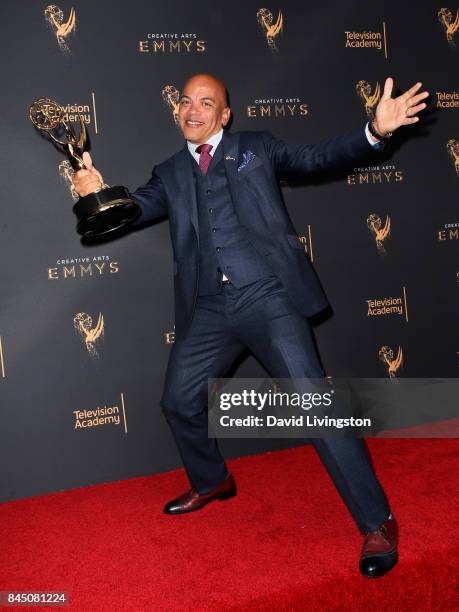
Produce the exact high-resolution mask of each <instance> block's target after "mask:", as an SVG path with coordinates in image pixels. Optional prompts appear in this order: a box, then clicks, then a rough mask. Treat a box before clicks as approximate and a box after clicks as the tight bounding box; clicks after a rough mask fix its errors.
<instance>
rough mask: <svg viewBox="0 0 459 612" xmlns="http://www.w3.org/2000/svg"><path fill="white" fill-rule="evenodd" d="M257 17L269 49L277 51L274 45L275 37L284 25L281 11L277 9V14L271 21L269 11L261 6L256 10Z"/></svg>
mask: <svg viewBox="0 0 459 612" xmlns="http://www.w3.org/2000/svg"><path fill="white" fill-rule="evenodd" d="M257 19H258V23H259V24H260V27H261V29H262V30H263V32H264V33H265V35H266V40H267V41H268V45H269V48H270V49H271V51H277V50H278V49H277V47H276V42H275V38H276V36H278V35H279V34H280V33H281V32H282V28H283V26H284V18H283V16H282V13H281V12H280V11H279V15H278V16H277V19H276V21H275V22H274V23H273V21H274V18H273V14H272V13H271V11H270V10H269V9H266V8H261V9H259V10H258V12H257Z"/></svg>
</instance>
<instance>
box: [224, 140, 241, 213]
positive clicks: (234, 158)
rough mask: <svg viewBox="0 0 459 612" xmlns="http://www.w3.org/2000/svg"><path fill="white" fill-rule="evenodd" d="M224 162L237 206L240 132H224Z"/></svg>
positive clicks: (232, 195)
mask: <svg viewBox="0 0 459 612" xmlns="http://www.w3.org/2000/svg"><path fill="white" fill-rule="evenodd" d="M222 145H223V162H224V164H225V170H226V178H227V179H228V185H229V188H230V192H231V198H232V200H233V202H234V206H236V202H237V165H238V159H239V134H231V133H229V132H223V138H222Z"/></svg>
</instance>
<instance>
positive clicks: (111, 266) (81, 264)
mask: <svg viewBox="0 0 459 612" xmlns="http://www.w3.org/2000/svg"><path fill="white" fill-rule="evenodd" d="M119 271H120V264H119V262H118V261H110V255H92V256H91V257H73V258H67V259H58V260H56V265H55V266H52V267H51V268H48V280H61V279H67V278H74V279H76V278H89V277H93V276H94V277H96V278H98V277H99V276H104V275H107V274H118V272H119Z"/></svg>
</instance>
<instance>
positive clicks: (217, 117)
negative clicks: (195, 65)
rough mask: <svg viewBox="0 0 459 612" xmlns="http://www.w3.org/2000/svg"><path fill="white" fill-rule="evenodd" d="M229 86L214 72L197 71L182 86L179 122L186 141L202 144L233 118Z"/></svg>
mask: <svg viewBox="0 0 459 612" xmlns="http://www.w3.org/2000/svg"><path fill="white" fill-rule="evenodd" d="M230 114H231V111H230V109H229V106H228V97H227V93H226V88H225V86H224V85H223V83H222V82H221V81H220V79H217V78H216V77H214V76H213V75H211V74H205V73H200V74H194V75H193V76H191V77H190V78H189V79H188V80H187V81H186V83H185V85H184V86H183V90H182V94H181V96H180V105H179V114H178V118H179V125H180V128H181V130H182V133H183V136H184V137H185V139H186V140H188V141H190V142H192V143H195V144H203V143H205V142H207V141H208V139H209V138H210V137H211V136H213V135H214V134H216V133H217V132H219V131H220V130H221V129H222V127H224V126H225V125H226V124H227V123H228V121H229V118H230Z"/></svg>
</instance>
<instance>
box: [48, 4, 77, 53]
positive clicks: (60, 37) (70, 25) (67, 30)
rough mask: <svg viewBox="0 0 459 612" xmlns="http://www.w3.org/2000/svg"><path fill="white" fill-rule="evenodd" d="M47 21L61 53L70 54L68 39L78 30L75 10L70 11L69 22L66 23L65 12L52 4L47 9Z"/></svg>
mask: <svg viewBox="0 0 459 612" xmlns="http://www.w3.org/2000/svg"><path fill="white" fill-rule="evenodd" d="M44 14H45V19H46V21H47V22H48V25H49V27H50V28H51V29H52V30H53V32H54V35H55V36H56V40H57V44H58V45H59V47H60V49H61V51H64V52H67V53H69V52H70V47H69V43H68V38H69V36H70V34H72V33H75V30H76V14H75V9H74V8H72V9H71V10H70V15H69V18H68V19H67V21H64V13H63V11H62V10H61V9H60V8H59V7H58V6H56V5H55V4H50V5H49V6H47V7H46V8H45V13H44Z"/></svg>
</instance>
